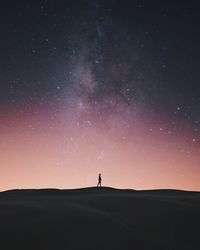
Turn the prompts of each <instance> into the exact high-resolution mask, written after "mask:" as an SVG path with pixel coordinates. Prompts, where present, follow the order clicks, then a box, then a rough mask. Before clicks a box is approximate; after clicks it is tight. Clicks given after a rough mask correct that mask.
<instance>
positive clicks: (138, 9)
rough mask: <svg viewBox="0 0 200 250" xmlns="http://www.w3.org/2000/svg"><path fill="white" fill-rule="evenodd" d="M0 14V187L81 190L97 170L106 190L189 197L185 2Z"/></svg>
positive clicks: (191, 58) (48, 6)
mask: <svg viewBox="0 0 200 250" xmlns="http://www.w3.org/2000/svg"><path fill="white" fill-rule="evenodd" d="M179 8H181V10H182V11H181V12H180V11H179ZM1 11H2V16H3V19H4V22H2V23H1V28H2V29H3V30H4V31H5V35H4V37H3V38H2V39H1V43H0V45H1V46H0V47H1V52H2V53H1V54H2V58H1V65H2V67H1V78H0V79H1V85H0V91H1V94H0V98H1V100H0V104H1V105H0V119H1V123H0V141H1V143H0V149H1V151H0V159H1V166H0V169H1V177H2V178H1V184H0V187H1V189H2V190H3V189H8V188H30V187H31V188H34V187H35V188H40V187H58V188H74V187H83V186H92V185H96V182H97V176H98V173H102V177H103V184H104V185H107V186H114V187H120V188H135V189H145V188H181V189H190V190H191V189H193V190H194V189H195V190H200V184H199V181H198V180H199V178H200V167H199V163H200V156H199V155H200V154H199V153H200V152H199V151H200V148H199V129H200V126H199V124H200V113H199V110H200V109H199V107H200V102H199V87H198V81H199V75H198V70H197V69H198V66H199V62H198V59H197V54H198V53H199V46H198V44H199V38H198V37H197V33H196V32H197V31H196V22H197V20H198V19H199V17H198V12H197V11H196V6H191V5H190V4H189V2H187V1H185V2H184V3H182V5H181V6H179V5H178V4H174V5H173V6H172V5H170V4H162V5H161V4H160V5H159V4H157V5H154V4H151V5H150V4H149V3H148V1H136V2H134V3H132V1H127V2H124V3H123V2H121V1H76V2H74V1H60V2H59V3H57V2H56V1H38V2H37V3H36V2H35V1H30V3H29V4H27V3H26V1H19V3H15V4H12V5H10V4H9V3H8V4H4V5H3V6H2V10H1ZM172 24H173V25H172ZM172 26H173V27H172ZM187 34H189V35H187Z"/></svg>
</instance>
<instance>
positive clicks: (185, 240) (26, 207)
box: [0, 188, 200, 250]
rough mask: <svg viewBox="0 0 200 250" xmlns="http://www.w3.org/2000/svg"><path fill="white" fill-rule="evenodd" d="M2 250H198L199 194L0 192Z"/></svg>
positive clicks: (101, 190) (99, 190) (88, 190)
mask: <svg viewBox="0 0 200 250" xmlns="http://www.w3.org/2000/svg"><path fill="white" fill-rule="evenodd" d="M0 249H2V250H6V249H9V250H11V249H12V250H14V249H19V250H23V249H26V250H32V249H34V250H40V249H41V250H51V249H52V250H56V249H58V250H62V249H65V250H67V249H69V250H71V249H77V250H83V249H84V250H90V249H91V250H105V249H106V250H112V249H113V250H118V249H120V250H126V249H142V250H143V249H144V250H149V249H153V250H155V249H159V250H164V249H167V250H177V249H181V250H185V249H188V250H189V249H190V250H191V249H195V250H198V249H200V193H198V192H186V191H178V190H150V191H134V190H117V189H112V188H85V189H75V190H57V189H41V190H11V191H6V192H2V193H0Z"/></svg>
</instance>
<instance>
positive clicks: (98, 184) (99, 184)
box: [97, 174, 101, 187]
mask: <svg viewBox="0 0 200 250" xmlns="http://www.w3.org/2000/svg"><path fill="white" fill-rule="evenodd" d="M97 187H101V174H99V177H98V183H97Z"/></svg>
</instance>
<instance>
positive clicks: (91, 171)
mask: <svg viewBox="0 0 200 250" xmlns="http://www.w3.org/2000/svg"><path fill="white" fill-rule="evenodd" d="M36 110H37V109H36ZM73 112H74V110H72V112H71V113H70V112H66V114H65V115H62V116H59V114H58V116H57V117H56V119H53V118H52V117H51V110H43V111H40V113H39V115H38V114H37V113H36V115H34V112H31V113H28V112H27V113H26V114H21V115H16V113H15V112H14V111H10V112H4V113H2V112H1V118H2V119H1V120H2V123H1V127H0V129H1V130H0V140H1V144H0V159H1V166H0V171H1V182H0V190H1V191H2V190H7V189H14V188H78V187H86V186H95V185H96V184H97V177H98V173H102V178H103V180H102V182H103V185H105V186H112V187H116V188H132V189H157V188H159V189H160V188H176V189H185V190H200V182H199V177H200V170H199V162H200V154H199V153H200V152H199V147H198V146H199V145H197V143H196V144H193V143H192V142H191V138H192V137H191V135H190V134H189V132H187V129H181V128H180V132H179V133H177V134H176V135H174V134H173V133H172V134H170V135H169V133H168V132H169V131H168V128H166V127H163V126H161V125H160V124H161V123H162V120H161V121H159V119H157V118H156V117H155V119H153V122H152V121H151V120H150V119H149V120H148V118H144V117H143V118H142V119H136V121H135V123H134V124H133V125H131V126H128V127H125V122H126V121H125V120H124V119H126V118H123V117H122V118H123V119H121V117H120V116H118V115H115V116H112V118H110V120H109V118H108V117H105V119H107V122H105V120H102V123H100V122H99V121H97V117H95V116H94V114H93V113H91V114H90V115H89V117H88V120H87V119H82V116H81V117H79V118H80V119H79V121H78V122H77V120H76V121H75V122H76V125H77V126H74V124H73V123H72V122H71V121H73V122H74V120H73V118H74V116H73ZM120 112H121V111H120ZM126 124H128V122H127V123H126ZM155 124H156V125H155Z"/></svg>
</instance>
